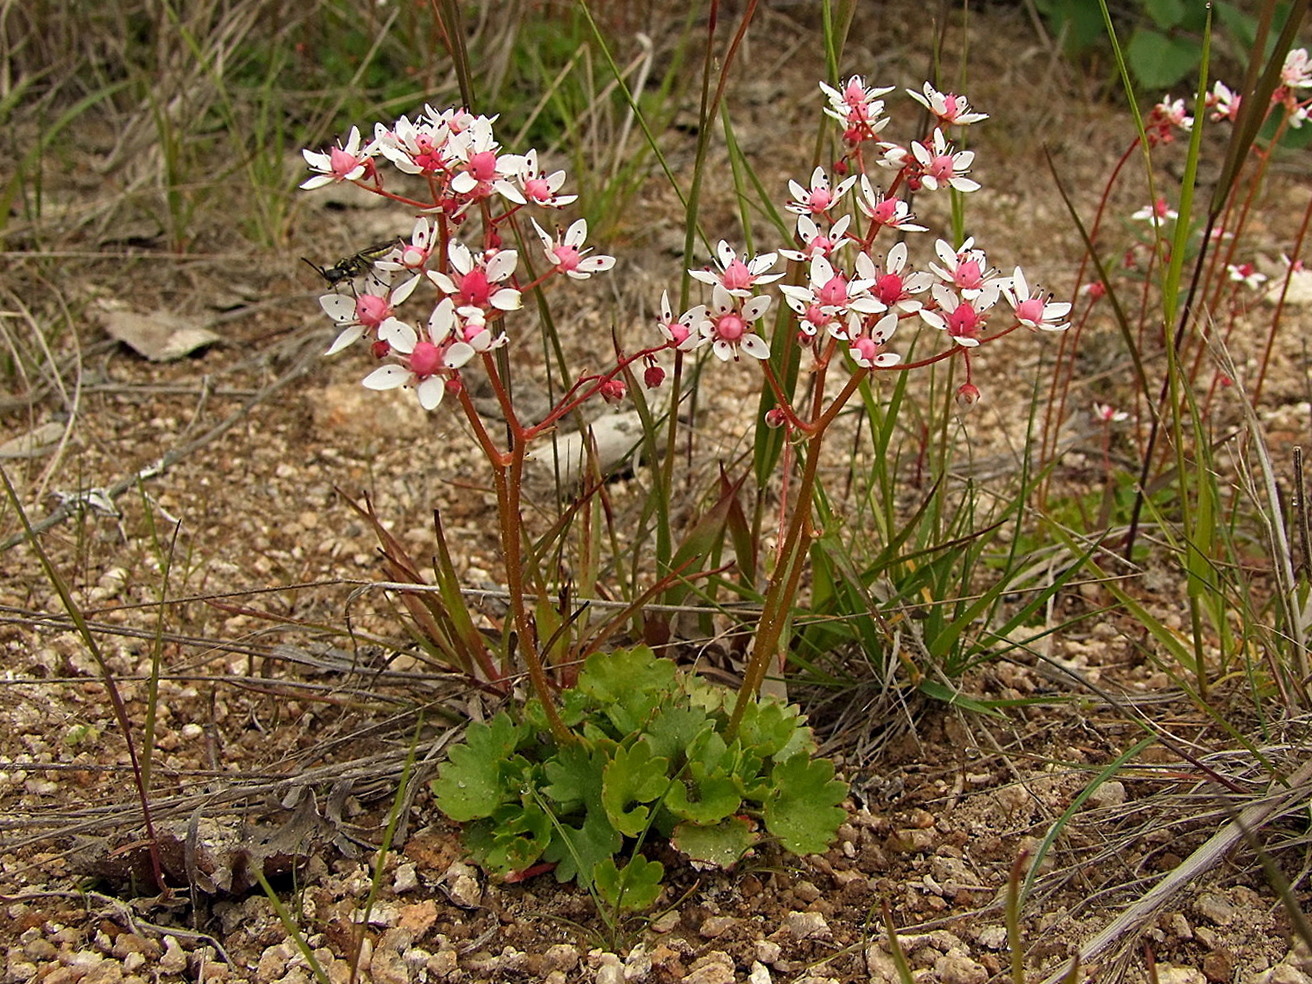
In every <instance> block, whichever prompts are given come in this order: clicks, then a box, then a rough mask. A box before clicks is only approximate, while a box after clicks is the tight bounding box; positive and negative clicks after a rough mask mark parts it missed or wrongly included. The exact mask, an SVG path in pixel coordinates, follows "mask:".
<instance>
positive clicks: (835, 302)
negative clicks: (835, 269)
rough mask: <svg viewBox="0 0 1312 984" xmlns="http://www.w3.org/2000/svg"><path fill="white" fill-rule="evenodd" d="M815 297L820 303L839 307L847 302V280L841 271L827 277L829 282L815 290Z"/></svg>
mask: <svg viewBox="0 0 1312 984" xmlns="http://www.w3.org/2000/svg"><path fill="white" fill-rule="evenodd" d="M816 298H817V300H819V301H820V303H821V304H825V305H829V306H831V307H840V306H842V305H843V304H846V303H847V280H846V279H844V277H843V275H842V274H841V273H836V274H834V275H833V276H832V277H830V278H829V282H828V283H826V284H825V285H824V286H823V287H821V288H820V289H819V290H818V291H816Z"/></svg>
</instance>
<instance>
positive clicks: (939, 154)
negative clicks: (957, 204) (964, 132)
mask: <svg viewBox="0 0 1312 984" xmlns="http://www.w3.org/2000/svg"><path fill="white" fill-rule="evenodd" d="M911 153H912V154H914V155H915V158H916V163H917V164H918V165H919V166H920V172H919V174H917V175H915V178H916V179H917V180H918V181H919V183H920V184H921V185H923V186H924V187H926V188H928V189H929V190H930V191H937V190H938V189H939V187H940V186H947V187H951V188H955V189H956V190H957V191H962V192H966V191H978V190H979V182H978V181H975V180H974V179H972V178H968V177H966V174H967V173H968V172H969V171H970V165H971V164H973V163H974V162H975V152H974V151H973V150H956V151H954V150H953V149H952V145H951V144H950V143H948V139H947V137H945V136H943V131H942V130H935V131H934V136H933V137H932V138H931V141H930V142H929V143H921V142H920V141H918V140H917V141H915V142H913V143H912V144H911Z"/></svg>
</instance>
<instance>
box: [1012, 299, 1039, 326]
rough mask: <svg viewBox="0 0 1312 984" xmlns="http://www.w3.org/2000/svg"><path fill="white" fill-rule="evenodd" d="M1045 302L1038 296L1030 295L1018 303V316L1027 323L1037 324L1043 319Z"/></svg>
mask: <svg viewBox="0 0 1312 984" xmlns="http://www.w3.org/2000/svg"><path fill="white" fill-rule="evenodd" d="M1043 308H1044V303H1043V301H1042V300H1040V299H1039V298H1037V297H1030V298H1027V299H1026V300H1023V301H1021V302H1020V303H1019V304H1017V305H1016V318H1017V319H1018V320H1019V321H1022V322H1025V323H1026V324H1035V325H1037V324H1038V323H1039V322H1040V321H1042V320H1043Z"/></svg>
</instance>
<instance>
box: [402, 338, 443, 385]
mask: <svg viewBox="0 0 1312 984" xmlns="http://www.w3.org/2000/svg"><path fill="white" fill-rule="evenodd" d="M441 365H442V350H441V349H439V348H438V347H437V346H436V345H434V344H433V343H432V342H416V343H415V350H414V351H413V352H411V353H410V371H411V372H413V373H414V374H415V375H416V376H420V377H427V376H431V375H433V373H435V372H437V370H438V369H439V368H441Z"/></svg>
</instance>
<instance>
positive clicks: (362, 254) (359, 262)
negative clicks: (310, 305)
mask: <svg viewBox="0 0 1312 984" xmlns="http://www.w3.org/2000/svg"><path fill="white" fill-rule="evenodd" d="M397 245H403V244H402V241H401V238H400V237H399V236H398V237H396V238H394V239H388V240H387V241H385V242H381V243H374V244H373V245H372V246H366V247H365V248H364V249H362V250H360V251H359V252H358V253H352V254H351V255H350V256H344V257H342V258H341V259H340V260H338V261H337V262H336V263H334V264H333V265H332V266H330V267H321V266H319V264H317V263H315V262H313V261H312V260H309V259H306V258H305V257H304V256H302V257H301V259H302V260H304V261H305V263H307V264H308V265H309V267H310V269H311V270H313V271H314V272H315V273H317V274H318V275H319V276H321V277H323V279H324V280H325V281H326V282H327V284H328V286H329V287H336V286H337V285H338V284H340V283H341V282H342V281H344V280H355V279H356V278H357V277H363V276H364V275H365V274H366V273H368V272H369V268H370V267H371V266H373V265H374V261H375V260H377V259H379V258H380V257H382V256H383V255H385V254H386V253H387V251H388V250H390V249H393V248H394V247H396V246H397Z"/></svg>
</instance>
